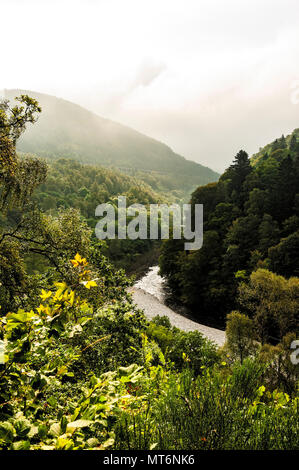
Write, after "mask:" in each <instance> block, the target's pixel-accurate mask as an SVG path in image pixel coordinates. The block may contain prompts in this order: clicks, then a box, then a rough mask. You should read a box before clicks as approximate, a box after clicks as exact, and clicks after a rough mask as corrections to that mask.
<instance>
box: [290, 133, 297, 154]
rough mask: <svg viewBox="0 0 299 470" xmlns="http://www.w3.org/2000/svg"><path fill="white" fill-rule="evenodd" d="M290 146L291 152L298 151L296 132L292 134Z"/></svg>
mask: <svg viewBox="0 0 299 470" xmlns="http://www.w3.org/2000/svg"><path fill="white" fill-rule="evenodd" d="M289 148H290V150H291V152H296V150H297V137H296V134H293V135H292V137H291V140H290V145H289Z"/></svg>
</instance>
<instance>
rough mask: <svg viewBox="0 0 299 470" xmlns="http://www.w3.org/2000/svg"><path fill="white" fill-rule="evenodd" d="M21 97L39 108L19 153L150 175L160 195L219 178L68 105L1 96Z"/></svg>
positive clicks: (162, 147) (139, 136)
mask: <svg viewBox="0 0 299 470" xmlns="http://www.w3.org/2000/svg"><path fill="white" fill-rule="evenodd" d="M20 93H26V94H28V95H29V96H32V97H33V98H36V99H37V100H38V101H39V103H40V105H41V107H42V114H41V116H40V118H39V120H38V122H37V123H36V124H35V125H34V126H32V127H31V126H30V127H28V129H27V131H26V133H25V134H24V135H23V136H22V138H21V139H20V141H19V150H21V151H23V152H30V153H36V154H38V155H43V156H47V157H50V158H53V157H64V158H73V159H76V160H78V161H80V162H81V163H92V164H100V165H104V166H114V167H118V168H120V169H122V170H124V171H132V170H136V171H141V172H154V174H156V175H157V176H162V181H163V184H164V188H163V189H181V190H182V189H185V190H190V189H191V188H193V187H194V185H196V186H198V185H202V184H206V183H209V182H212V181H216V180H217V179H218V177H219V175H218V174H217V173H216V172H214V171H212V170H211V169H209V168H208V167H204V166H202V165H200V164H198V163H195V162H192V161H189V160H186V159H185V158H184V157H182V156H180V155H178V154H176V153H174V152H173V151H172V150H171V149H170V148H169V147H168V146H167V145H165V144H162V143H160V142H158V141H157V140H154V139H152V138H150V137H147V136H145V135H143V134H141V133H139V132H137V131H135V130H133V129H130V128H129V127H126V126H123V125H121V124H118V123H115V122H113V121H110V120H108V119H104V118H102V117H100V116H98V115H96V114H94V113H92V112H90V111H88V110H86V109H84V108H82V107H80V106H78V105H76V104H74V103H71V102H69V101H65V100H63V99H59V98H56V97H54V96H50V95H45V94H42V93H36V92H31V91H26V90H5V97H6V98H7V99H10V100H12V99H14V98H15V97H16V96H17V95H19V94H20ZM169 176H170V179H169ZM174 177H175V178H174ZM167 184H168V186H169V185H170V186H172V188H171V187H168V188H167V187H166V186H167Z"/></svg>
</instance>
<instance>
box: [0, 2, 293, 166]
mask: <svg viewBox="0 0 299 470" xmlns="http://www.w3.org/2000/svg"><path fill="white" fill-rule="evenodd" d="M0 19H1V36H2V47H1V62H0V64H1V65H0V90H1V89H3V88H21V89H29V90H34V91H40V92H45V93H49V94H54V95H56V96H59V97H62V98H65V99H68V100H71V101H74V102H76V103H79V104H81V105H83V106H86V107H88V108H89V109H91V110H93V111H95V112H96V113H98V114H100V115H102V116H104V117H107V118H110V119H113V120H116V121H119V122H121V123H123V124H126V125H128V126H131V127H133V128H135V129H137V130H139V131H140V132H143V133H145V134H147V135H149V136H152V137H154V138H157V139H159V140H161V141H162V142H164V143H166V144H168V145H170V146H171V147H172V149H173V150H174V151H176V152H178V153H180V154H182V155H184V156H185V157H186V158H189V159H193V160H196V161H198V162H200V163H203V164H205V165H208V166H210V167H211V168H213V169H216V170H220V171H222V170H223V169H224V168H225V167H227V166H228V165H229V164H230V162H231V160H232V159H233V157H234V155H235V153H236V152H237V151H238V150H239V149H240V148H244V149H245V150H246V151H247V152H248V153H249V154H252V153H254V152H255V151H257V150H258V149H259V147H260V146H263V145H264V144H266V143H268V142H269V141H270V140H273V139H274V138H276V137H277V136H279V135H281V134H282V133H284V134H287V133H289V132H291V131H292V130H293V129H294V128H295V127H299V104H297V105H296V104H295V102H296V101H297V100H295V101H294V99H293V101H294V102H293V103H292V100H291V94H292V93H293V94H294V93H295V94H296V89H298V90H299V1H298V0H43V1H41V0H0ZM296 80H297V82H296ZM292 86H293V87H295V89H292V88H291V87H292ZM296 96H297V95H296ZM298 97H299V92H298ZM298 101H299V99H298Z"/></svg>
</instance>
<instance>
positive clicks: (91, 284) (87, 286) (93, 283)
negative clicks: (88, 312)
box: [82, 281, 97, 289]
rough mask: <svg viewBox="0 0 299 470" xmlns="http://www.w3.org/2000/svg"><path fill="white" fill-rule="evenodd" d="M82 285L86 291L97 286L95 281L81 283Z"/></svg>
mask: <svg viewBox="0 0 299 470" xmlns="http://www.w3.org/2000/svg"><path fill="white" fill-rule="evenodd" d="M82 284H83V285H84V286H85V287H86V289H90V288H91V287H96V286H97V283H96V282H95V281H82Z"/></svg>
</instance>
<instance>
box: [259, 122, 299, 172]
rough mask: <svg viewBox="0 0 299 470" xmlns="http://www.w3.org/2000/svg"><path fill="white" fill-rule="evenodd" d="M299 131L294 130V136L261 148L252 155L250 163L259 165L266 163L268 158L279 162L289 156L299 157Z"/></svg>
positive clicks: (276, 140) (291, 135)
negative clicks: (298, 155)
mask: <svg viewBox="0 0 299 470" xmlns="http://www.w3.org/2000/svg"><path fill="white" fill-rule="evenodd" d="M298 141H299V129H294V131H293V132H292V134H290V135H287V136H286V137H285V136H284V135H282V136H281V137H279V138H277V139H275V140H274V141H273V142H271V143H269V144H267V145H265V146H264V147H262V148H260V150H259V151H258V152H257V153H255V154H254V155H252V157H251V159H250V162H251V164H252V165H258V164H260V163H262V162H265V160H267V159H268V158H270V157H271V158H274V160H276V161H277V162H280V161H282V160H283V159H284V158H285V157H286V156H287V155H288V154H290V155H291V156H292V157H295V156H297V154H298V152H299V142H298Z"/></svg>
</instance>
